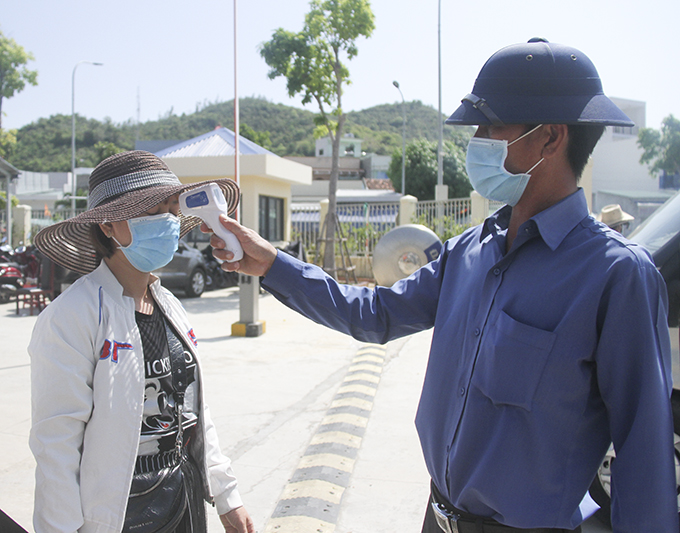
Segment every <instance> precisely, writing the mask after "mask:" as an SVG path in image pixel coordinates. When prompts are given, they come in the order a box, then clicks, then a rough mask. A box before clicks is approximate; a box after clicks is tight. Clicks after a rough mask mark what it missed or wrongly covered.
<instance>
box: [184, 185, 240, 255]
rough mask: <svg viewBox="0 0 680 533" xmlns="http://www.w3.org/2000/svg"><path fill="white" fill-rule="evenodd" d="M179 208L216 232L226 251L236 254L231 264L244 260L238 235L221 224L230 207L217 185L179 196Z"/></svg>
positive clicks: (197, 188) (203, 186)
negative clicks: (221, 219)
mask: <svg viewBox="0 0 680 533" xmlns="http://www.w3.org/2000/svg"><path fill="white" fill-rule="evenodd" d="M179 207H180V210H181V211H182V214H183V215H184V216H194V217H198V218H200V219H201V220H203V222H205V223H206V224H207V225H208V227H209V228H210V229H211V230H213V231H214V232H215V235H217V236H218V237H219V238H220V239H222V240H223V241H224V242H225V243H226V244H227V246H226V249H227V250H229V251H230V252H231V253H233V254H234V257H233V258H232V259H230V260H228V262H229V263H233V262H234V261H240V260H241V259H243V248H241V243H240V242H238V239H237V238H236V235H234V234H233V233H232V232H231V231H229V230H228V229H226V228H225V227H224V226H223V225H222V223H221V222H220V215H222V214H223V215H224V216H227V217H228V216H229V215H228V214H227V212H228V210H229V206H228V205H227V202H226V200H225V199H224V194H222V190H221V189H220V188H219V186H218V185H216V184H215V183H208V184H206V185H201V186H200V187H196V188H195V189H191V190H189V191H186V192H183V193H182V194H180V195H179Z"/></svg>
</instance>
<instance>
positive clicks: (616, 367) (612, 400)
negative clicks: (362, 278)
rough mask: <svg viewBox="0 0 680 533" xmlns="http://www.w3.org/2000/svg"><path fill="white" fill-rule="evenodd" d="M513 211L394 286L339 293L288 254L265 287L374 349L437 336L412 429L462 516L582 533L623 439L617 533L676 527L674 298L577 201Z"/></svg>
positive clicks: (633, 250) (642, 258)
mask: <svg viewBox="0 0 680 533" xmlns="http://www.w3.org/2000/svg"><path fill="white" fill-rule="evenodd" d="M510 213H511V208H509V207H505V208H503V209H501V210H500V211H498V212H497V213H496V214H495V215H494V216H492V217H490V218H488V219H487V220H486V221H485V222H484V224H482V225H480V226H477V227H474V228H472V229H470V230H468V231H467V232H465V233H464V234H462V235H460V236H459V237H456V238H453V239H451V240H449V241H447V242H446V243H445V245H444V247H443V249H442V254H441V256H440V257H439V259H438V260H436V261H433V262H432V263H430V264H428V265H426V266H425V267H423V268H421V269H420V270H418V271H417V272H415V273H414V274H413V275H412V276H410V277H409V278H407V279H405V280H401V281H399V282H397V283H396V284H395V285H394V286H393V287H391V288H387V287H376V288H375V289H374V290H371V289H368V288H362V287H350V286H345V285H339V284H337V283H336V282H335V281H334V280H333V279H332V278H330V277H329V276H327V275H326V274H325V273H324V272H323V271H322V270H321V269H319V268H317V267H314V266H312V265H306V264H303V263H300V262H298V261H296V260H294V259H292V258H290V257H289V256H287V255H286V254H283V253H280V254H279V256H278V257H277V259H276V261H275V263H274V265H273V266H272V268H271V270H270V271H269V273H268V274H267V276H266V277H265V278H264V280H263V286H264V287H265V288H266V289H267V290H269V291H270V292H271V293H273V294H274V295H275V296H276V297H277V298H278V299H279V300H281V301H282V302H283V303H285V304H286V305H288V306H290V307H292V308H294V309H296V310H298V311H300V312H302V313H303V314H305V315H306V316H308V317H309V318H311V319H312V320H315V321H317V322H319V323H322V324H325V325H327V326H329V327H332V328H334V329H337V330H339V331H344V332H346V333H349V334H351V335H353V336H354V337H355V338H357V339H359V340H362V341H366V342H380V343H384V342H387V341H389V340H390V339H394V338H398V337H401V336H404V335H408V334H410V333H413V332H415V331H420V330H423V329H427V328H430V327H434V333H433V339H432V347H431V351H430V359H429V363H428V368H427V373H426V376H425V382H424V385H423V391H422V396H421V399H420V405H419V407H418V413H417V416H416V426H417V429H418V434H419V436H420V440H421V444H422V448H423V453H424V456H425V462H426V464H427V468H428V471H429V473H430V475H431V476H432V479H433V480H434V483H435V484H436V486H437V488H438V489H439V490H440V492H441V493H442V494H444V495H446V496H447V498H448V500H449V501H450V502H451V503H452V504H453V505H455V506H456V507H458V508H460V509H463V510H465V511H467V512H470V513H473V514H477V515H482V516H490V517H493V518H495V519H496V520H498V521H499V522H501V523H504V524H507V525H511V526H515V527H520V528H535V527H556V528H569V529H571V528H574V527H576V526H577V525H578V524H579V523H580V522H581V521H582V516H581V513H580V511H579V503H580V502H581V500H582V499H583V497H584V495H585V494H586V491H587V490H588V487H589V485H590V483H591V481H592V480H593V477H594V475H595V473H596V471H597V468H598V466H599V464H600V462H601V461H602V458H603V456H604V454H605V452H606V450H607V448H608V446H609V443H610V441H613V442H614V446H615V449H616V454H617V457H616V460H615V461H614V463H613V480H612V485H613V486H612V492H613V501H612V518H613V526H614V531H616V532H617V533H618V532H621V533H622V532H631V533H632V532H636V533H640V532H652V531H654V532H657V531H658V532H661V531H664V532H666V531H669V532H670V531H673V532H676V531H678V507H677V497H676V492H675V486H676V485H675V467H674V459H673V421H672V415H671V408H670V400H669V397H670V392H671V388H672V384H671V361H670V342H669V336H668V328H667V324H666V312H667V310H666V308H667V305H666V290H665V287H664V283H663V279H662V278H661V276H660V274H659V273H658V272H657V270H656V268H655V266H654V264H653V263H652V261H651V259H650V257H649V255H648V253H647V252H646V251H645V250H644V249H643V248H641V247H639V246H637V245H635V244H632V243H630V242H628V241H627V240H625V239H624V238H623V237H621V236H620V235H619V234H618V233H616V232H613V231H612V230H610V229H608V228H607V227H606V226H604V225H603V224H601V223H599V222H597V221H595V220H594V219H593V218H592V217H590V216H589V215H588V209H587V204H586V201H585V196H584V194H583V192H582V191H581V190H579V191H577V192H576V193H574V194H572V195H571V196H569V197H567V198H565V199H564V200H562V201H561V202H559V203H557V204H555V205H553V206H552V207H550V208H548V209H546V210H545V211H543V212H541V213H539V214H537V215H536V216H534V217H532V218H531V219H530V220H528V221H527V222H526V223H525V224H523V225H522V226H521V227H520V229H519V232H518V235H517V237H516V238H515V240H514V242H513V245H512V249H511V250H510V251H509V252H507V253H506V233H507V227H508V222H509V219H510Z"/></svg>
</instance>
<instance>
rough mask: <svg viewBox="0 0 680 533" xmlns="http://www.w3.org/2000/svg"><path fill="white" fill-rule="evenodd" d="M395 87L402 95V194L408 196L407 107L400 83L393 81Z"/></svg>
mask: <svg viewBox="0 0 680 533" xmlns="http://www.w3.org/2000/svg"><path fill="white" fill-rule="evenodd" d="M392 85H394V86H395V87H396V88H397V90H398V91H399V94H400V95H401V114H402V119H403V120H402V125H401V194H402V195H404V194H406V107H405V102H404V95H403V93H402V92H401V89H400V88H399V82H397V81H393V82H392Z"/></svg>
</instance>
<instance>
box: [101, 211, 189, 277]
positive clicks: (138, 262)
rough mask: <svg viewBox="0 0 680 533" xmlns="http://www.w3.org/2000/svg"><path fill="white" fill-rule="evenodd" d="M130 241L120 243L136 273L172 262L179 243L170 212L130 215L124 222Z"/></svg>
mask: <svg viewBox="0 0 680 533" xmlns="http://www.w3.org/2000/svg"><path fill="white" fill-rule="evenodd" d="M127 224H128V227H129V228H130V235H132V242H130V244H128V245H127V246H121V244H120V243H119V242H118V239H116V238H115V237H112V238H113V240H114V241H116V243H118V247H119V249H120V250H121V252H123V253H124V254H125V257H127V260H128V261H129V262H130V264H131V265H132V266H133V267H135V268H136V269H137V270H139V271H140V272H153V271H154V270H157V269H159V268H161V267H164V266H165V265H167V264H168V263H169V262H170V261H172V256H173V255H174V253H175V252H176V251H177V246H178V244H179V229H180V222H179V218H177V217H176V216H175V215H173V214H172V213H164V214H162V215H153V216H148V217H139V218H132V219H130V220H128V221H127Z"/></svg>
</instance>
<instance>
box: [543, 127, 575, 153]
mask: <svg viewBox="0 0 680 533" xmlns="http://www.w3.org/2000/svg"><path fill="white" fill-rule="evenodd" d="M544 128H545V133H544V135H545V137H544V143H545V144H544V145H543V151H542V152H541V157H544V158H546V159H549V158H551V157H555V156H556V155H559V154H562V153H566V151H567V143H568V141H569V128H568V127H567V125H566V124H546V125H545V126H544Z"/></svg>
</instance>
